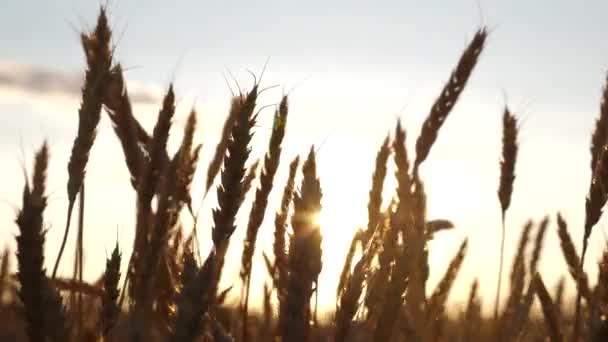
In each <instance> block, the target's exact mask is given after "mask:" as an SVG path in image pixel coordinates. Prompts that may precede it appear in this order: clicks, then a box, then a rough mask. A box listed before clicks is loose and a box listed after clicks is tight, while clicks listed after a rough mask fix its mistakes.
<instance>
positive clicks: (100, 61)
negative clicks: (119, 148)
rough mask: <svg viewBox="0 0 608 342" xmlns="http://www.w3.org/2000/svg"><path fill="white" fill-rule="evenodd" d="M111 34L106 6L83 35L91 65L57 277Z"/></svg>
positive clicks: (72, 157) (98, 109)
mask: <svg viewBox="0 0 608 342" xmlns="http://www.w3.org/2000/svg"><path fill="white" fill-rule="evenodd" d="M111 35H112V32H111V31H110V28H109V26H108V18H107V17H106V12H105V9H104V8H103V7H102V8H101V9H100V12H99V17H98V18H97V26H96V28H95V30H94V31H93V32H91V33H89V34H82V35H81V42H82V47H83V49H84V52H85V56H86V60H87V69H86V72H85V79H84V86H83V88H82V102H81V104H80V109H79V110H78V133H77V134H76V139H74V145H73V146H72V154H71V155H70V160H69V162H68V185H67V192H68V211H67V223H66V228H65V231H64V235H63V240H62V242H61V247H60V248H59V253H58V255H57V259H56V261H55V266H54V267H53V274H52V277H53V278H55V276H56V275H57V269H58V267H59V263H60V261H61V256H62V255H63V250H64V248H65V243H66V241H67V237H68V234H69V229H70V217H71V214H72V209H73V207H74V201H75V200H76V195H77V194H78V191H79V190H80V188H81V186H82V183H83V181H84V177H85V172H86V166H87V163H88V161H89V153H90V151H91V148H92V147H93V142H94V141H95V136H96V131H97V125H98V124H99V120H100V119H101V106H102V101H103V98H104V95H105V93H106V91H105V87H106V84H107V81H108V77H109V75H110V66H111V64H112V51H111V49H110V38H111Z"/></svg>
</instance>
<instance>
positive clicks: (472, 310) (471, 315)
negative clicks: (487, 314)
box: [461, 278, 481, 342]
mask: <svg viewBox="0 0 608 342" xmlns="http://www.w3.org/2000/svg"><path fill="white" fill-rule="evenodd" d="M478 290H479V281H478V280H477V278H475V280H473V283H472V284H471V290H470V291H469V299H468V301H467V307H466V310H465V312H464V322H463V325H464V327H463V329H462V338H461V341H463V342H464V341H475V340H476V339H475V337H476V336H477V332H478V328H479V326H478V324H479V322H480V321H481V302H480V299H479V297H478V293H477V291H478Z"/></svg>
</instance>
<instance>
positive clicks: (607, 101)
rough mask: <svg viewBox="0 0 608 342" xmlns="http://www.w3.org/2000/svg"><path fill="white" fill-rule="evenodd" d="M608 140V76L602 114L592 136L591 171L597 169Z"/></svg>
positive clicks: (601, 107)
mask: <svg viewBox="0 0 608 342" xmlns="http://www.w3.org/2000/svg"><path fill="white" fill-rule="evenodd" d="M607 142H608V78H607V79H606V84H604V89H603V91H602V99H601V102H600V116H599V118H597V120H595V130H594V131H593V135H592V136H591V148H590V150H591V173H593V172H594V171H595V168H596V166H597V162H598V160H599V159H600V158H601V155H602V150H603V149H604V145H606V143H607Z"/></svg>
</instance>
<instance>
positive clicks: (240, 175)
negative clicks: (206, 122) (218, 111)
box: [211, 84, 258, 291]
mask: <svg viewBox="0 0 608 342" xmlns="http://www.w3.org/2000/svg"><path fill="white" fill-rule="evenodd" d="M257 97H258V86H257V84H256V85H254V87H253V88H252V89H251V91H250V92H249V93H248V94H247V96H246V97H245V98H244V99H243V100H242V103H241V102H240V103H241V105H239V106H236V107H234V106H233V108H232V109H231V110H236V114H235V115H236V118H235V122H234V124H233V125H232V126H231V129H230V139H229V140H228V143H227V146H226V151H227V155H226V158H224V168H223V170H222V172H221V175H220V177H221V184H220V185H218V187H217V199H218V208H217V209H214V210H213V223H214V226H213V228H212V231H211V237H212V240H213V245H214V247H215V250H216V252H217V255H216V259H215V261H216V263H217V265H216V266H215V268H214V269H215V272H217V274H216V276H215V277H214V278H213V279H212V280H213V281H214V282H219V280H220V278H221V273H222V268H223V266H224V257H225V255H226V252H227V250H228V244H229V242H230V236H232V233H233V232H234V230H235V229H236V226H235V223H234V221H235V218H236V214H237V212H238V211H239V208H240V207H241V204H242V202H243V179H244V177H245V163H246V162H247V159H248V157H249V154H250V152H251V149H250V147H249V143H250V141H251V137H252V135H253V133H252V128H253V126H254V125H255V122H256V118H257V115H254V109H255V106H256V101H257ZM231 115H232V114H231ZM213 291H217V283H215V284H214V285H213Z"/></svg>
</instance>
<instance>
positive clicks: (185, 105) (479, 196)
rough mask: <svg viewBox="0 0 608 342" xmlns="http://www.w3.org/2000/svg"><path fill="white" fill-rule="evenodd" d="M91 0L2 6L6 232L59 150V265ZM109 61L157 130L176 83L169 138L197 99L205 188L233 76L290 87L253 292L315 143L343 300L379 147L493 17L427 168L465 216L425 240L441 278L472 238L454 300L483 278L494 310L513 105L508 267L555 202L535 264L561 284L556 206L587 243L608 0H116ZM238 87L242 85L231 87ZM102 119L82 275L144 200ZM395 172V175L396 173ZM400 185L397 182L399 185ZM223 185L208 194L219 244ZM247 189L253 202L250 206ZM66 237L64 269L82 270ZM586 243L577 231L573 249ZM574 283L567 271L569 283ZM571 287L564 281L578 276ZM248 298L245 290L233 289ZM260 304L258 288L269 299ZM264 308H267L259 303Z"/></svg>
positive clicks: (607, 47)
mask: <svg viewBox="0 0 608 342" xmlns="http://www.w3.org/2000/svg"><path fill="white" fill-rule="evenodd" d="M98 7H99V3H98V2H97V1H77V0H57V1H53V2H39V1H32V0H24V1H19V2H17V1H13V2H11V3H10V4H5V5H4V6H3V9H2V11H0V41H1V42H2V48H1V49H0V113H1V114H0V115H2V116H1V117H2V121H1V124H0V162H1V163H2V165H4V168H3V174H4V176H3V177H2V178H1V179H0V200H1V202H0V227H1V228H0V244H2V243H4V244H6V245H7V246H9V248H14V236H15V234H16V226H15V224H14V222H13V221H14V217H15V208H17V206H18V203H19V199H20V192H21V189H22V186H23V177H22V165H24V163H25V165H27V166H28V167H31V160H32V155H33V152H34V151H35V149H36V148H37V147H38V146H39V145H40V144H41V143H42V141H43V139H47V140H48V141H49V144H50V146H51V164H50V169H49V189H50V203H49V207H48V210H47V212H46V221H47V222H48V227H49V231H48V233H47V244H46V250H47V259H46V265H47V268H51V266H52V262H53V261H54V258H55V255H56V253H57V250H58V247H59V242H60V238H61V235H62V233H63V226H64V224H65V219H66V218H65V210H66V207H67V195H66V189H65V184H66V180H67V170H66V165H67V159H68V157H69V155H68V153H69V151H70V147H71V143H72V140H73V138H74V136H75V133H76V127H77V109H78V101H79V99H78V96H79V94H78V92H79V87H80V85H81V82H82V73H83V66H84V56H83V54H82V51H81V48H80V45H79V40H78V34H79V32H80V31H82V30H86V29H90V28H92V27H93V25H94V22H95V17H96V14H97V10H98ZM108 9H109V16H110V22H111V26H112V29H113V30H114V43H115V44H116V60H117V61H119V62H120V63H121V64H122V65H123V67H124V68H125V70H126V78H127V80H128V82H129V92H130V94H131V95H132V97H133V98H134V100H136V101H135V102H136V103H135V111H136V116H137V117H138V118H139V119H140V120H141V121H142V123H143V124H144V125H145V126H146V127H147V128H148V129H151V128H152V126H153V124H154V121H155V118H156V113H157V110H158V106H159V97H160V96H161V95H162V92H163V91H164V90H165V89H166V88H167V87H168V85H169V83H174V84H175V87H176V92H177V94H178V115H177V119H176V121H175V127H174V132H172V136H173V137H172V140H171V141H172V145H171V146H172V147H174V146H175V144H176V143H177V142H178V141H179V136H180V130H181V125H182V124H183V122H184V118H185V116H186V115H187V114H188V112H189V111H190V109H191V108H193V107H195V108H196V109H197V111H198V113H199V121H200V123H201V126H200V129H199V130H198V132H197V141H199V142H201V143H203V144H204V147H203V155H202V161H201V167H200V172H199V174H198V176H197V179H196V181H195V184H194V188H193V191H194V198H195V205H198V204H199V203H200V200H201V198H202V196H201V189H202V187H203V185H202V184H203V183H202V182H201V180H202V178H203V177H204V170H205V169H206V164H207V163H208V161H209V158H210V155H211V152H212V150H213V146H214V145H215V143H216V142H217V140H218V137H219V132H220V129H221V126H222V123H223V120H224V118H225V114H226V113H227V107H228V104H229V99H230V89H229V86H228V85H227V84H226V82H225V77H227V78H229V79H231V77H230V75H229V74H233V75H234V78H235V79H236V81H238V83H239V85H240V87H241V88H244V89H246V88H247V87H248V86H251V84H252V77H251V76H250V74H249V73H248V71H252V72H253V73H256V74H260V72H261V70H262V69H263V67H264V64H265V63H266V62H267V61H268V66H267V69H266V72H265V74H264V79H263V84H264V85H267V86H275V85H276V86H278V87H276V88H273V89H272V90H269V91H267V92H265V93H264V94H263V96H261V98H260V101H259V102H260V105H272V104H275V103H277V102H278V101H279V100H280V97H281V95H282V94H284V93H289V95H290V104H291V107H290V116H289V121H288V126H287V137H286V139H285V143H284V152H283V158H282V169H283V170H282V171H280V172H279V174H278V175H277V179H276V188H275V191H274V192H273V194H272V196H271V203H270V206H269V208H270V210H269V211H268V212H267V215H266V216H267V218H268V217H270V219H269V220H266V221H265V224H264V226H263V228H262V230H261V232H260V236H259V238H260V245H261V248H257V251H256V260H257V262H258V263H257V264H256V263H255V262H254V265H255V266H254V279H253V284H257V285H255V286H254V288H253V293H254V298H257V299H259V298H260V297H259V294H260V293H261V288H262V284H263V281H264V280H265V277H266V273H265V270H264V269H263V266H260V265H262V264H261V252H262V251H267V252H268V251H270V250H271V249H270V246H271V243H272V228H271V225H269V224H270V223H271V219H272V216H273V215H272V214H271V213H272V212H273V210H274V209H275V208H276V207H277V206H276V202H277V197H278V196H279V193H280V188H281V187H282V184H284V181H285V178H286V172H284V171H285V169H286V168H287V167H286V166H287V164H288V162H289V161H290V160H291V159H293V158H294V157H295V156H296V155H304V153H306V152H307V151H308V149H309V148H310V146H311V145H313V144H314V145H315V148H316V149H317V150H318V155H317V157H318V165H319V167H318V168H319V174H320V178H321V185H322V188H323V192H324V196H323V203H322V204H323V211H322V214H321V225H322V230H323V235H324V240H323V250H324V259H323V262H324V266H323V271H322V275H321V281H320V285H319V286H320V288H319V291H320V292H319V294H320V296H319V300H320V305H321V307H322V308H327V309H331V308H333V305H334V298H333V295H334V293H335V288H336V286H337V274H338V273H339V271H340V269H341V265H342V263H343V261H344V255H345V253H346V250H347V248H348V243H349V241H350V238H351V236H352V234H353V232H354V231H355V230H356V229H357V228H358V227H360V226H363V225H365V222H366V212H367V211H366V205H367V192H368V191H369V186H370V182H371V173H372V171H373V170H372V167H373V161H374V158H375V153H376V151H377V149H378V147H379V145H380V144H381V142H382V140H383V139H384V137H385V136H386V134H387V133H388V132H390V131H392V130H393V129H394V127H395V124H396V122H397V120H398V119H400V120H402V122H403V123H404V125H405V127H406V130H407V143H408V148H409V150H410V151H412V152H410V154H411V155H413V145H414V142H415V138H416V137H417V135H418V132H419V129H420V124H421V122H422V120H423V119H424V118H425V117H426V115H427V114H428V112H429V109H430V107H431V105H432V103H433V101H434V100H435V98H436V97H437V96H438V95H439V92H440V90H441V88H442V87H443V84H444V83H445V82H446V81H447V79H448V77H449V74H450V72H451V70H452V68H453V67H454V66H455V64H456V62H457V60H458V58H459V56H460V54H461V52H462V51H463V49H464V48H465V46H466V44H467V43H468V41H469V40H470V39H471V38H472V36H473V34H474V33H475V31H476V30H477V29H478V28H479V27H480V26H482V25H486V26H487V27H488V28H489V29H490V35H489V38H488V41H487V45H486V48H485V50H484V52H483V53H482V55H481V58H480V62H479V63H478V65H477V68H476V70H475V71H474V73H473V76H472V77H471V79H470V81H469V84H468V86H467V87H466V89H465V91H464V92H463V94H462V96H461V97H460V100H459V102H458V103H457V105H456V106H455V108H454V110H453V111H452V113H451V114H450V116H449V118H448V119H447V121H446V122H445V124H444V126H443V127H442V129H441V133H440V135H439V138H438V140H437V142H436V144H435V146H434V147H433V150H432V151H431V154H430V156H429V158H428V160H427V162H425V164H424V165H423V167H422V172H421V174H422V177H423V180H424V182H425V185H426V189H427V194H428V205H429V208H428V209H429V210H428V216H429V218H431V219H432V218H441V219H450V220H452V221H453V222H454V223H455V225H456V228H455V229H454V230H452V231H449V232H445V233H442V234H440V236H437V237H436V238H435V240H434V241H432V242H431V243H430V264H431V276H430V280H429V284H428V291H429V292H430V291H432V289H433V288H434V286H435V284H436V282H437V280H438V278H439V277H441V275H442V274H443V272H444V270H445V268H446V267H447V264H448V263H449V260H450V259H451V258H452V256H453V255H454V254H455V253H456V250H457V248H458V246H459V244H460V242H461V241H462V239H464V238H466V237H468V239H469V251H468V255H467V258H466V260H465V264H464V266H463V268H462V270H461V273H460V275H459V278H458V281H457V283H456V284H455V288H454V291H453V294H452V296H451V300H453V301H454V302H455V303H458V302H461V301H462V300H464V298H466V294H467V290H468V287H469V286H470V283H471V281H472V279H473V278H475V277H478V278H479V280H480V282H481V291H482V294H483V295H484V299H485V300H484V302H485V308H486V310H488V311H489V310H490V309H491V307H492V301H493V294H494V291H495V287H496V272H497V271H496V269H497V265H498V256H499V253H498V251H499V243H500V241H499V239H500V238H499V236H500V205H499V203H498V199H497V195H496V189H497V188H498V176H499V167H498V162H499V153H500V141H501V116H502V113H503V110H504V107H505V105H508V106H509V108H511V109H512V111H513V112H514V113H516V115H517V116H518V117H519V118H520V121H519V127H520V155H519V160H518V164H517V168H516V174H517V178H516V180H515V190H514V194H513V201H512V205H511V208H510V210H509V212H508V215H507V243H506V257H507V259H506V260H507V262H506V265H505V267H506V268H507V269H508V268H509V267H510V259H511V256H512V254H513V253H514V250H515V248H516V244H517V239H518V235H519V232H520V231H521V227H522V225H523V224H524V223H525V222H526V220H528V219H533V220H535V221H540V220H541V219H542V218H543V216H545V215H550V217H551V224H550V227H549V232H548V234H547V239H546V243H545V252H544V254H543V257H542V260H541V268H540V269H541V270H542V275H543V277H544V278H545V279H546V281H547V282H548V283H550V284H553V283H554V282H555V281H556V280H557V279H558V278H559V277H560V276H563V275H565V273H566V265H565V263H564V261H563V258H562V256H561V253H560V251H559V242H558V239H557V233H556V224H555V215H556V213H557V212H558V211H560V212H562V213H563V215H564V217H565V218H566V220H567V221H568V223H569V224H570V230H571V233H572V235H573V237H574V239H575V241H577V242H578V241H580V240H581V238H582V224H583V215H584V198H585V195H586V192H587V189H588V185H589V179H590V168H589V160H590V155H589V142H590V136H591V132H592V129H593V125H594V121H595V118H596V117H597V116H598V113H599V103H600V94H601V89H602V87H603V85H604V82H605V79H606V72H607V71H608V41H606V40H607V39H606V35H605V32H606V31H607V29H608V23H607V22H606V21H605V16H604V15H603V14H604V13H606V11H607V10H608V3H606V2H604V1H587V2H585V3H584V4H582V3H577V2H572V1H565V0H553V1H549V0H542V1H541V0H539V1H534V2H530V1H523V0H513V1H489V0H487V1H484V0H454V1H449V2H446V1H439V0H431V1H425V2H421V1H377V2H373V3H372V2H368V1H332V2H328V1H316V0H314V1H307V2H305V3H302V2H298V3H296V2H286V1H256V2H245V1H242V2H239V1H234V2H231V3H227V2H211V1H201V0H199V1H184V0H181V1H172V2H167V1H143V0H125V1H110V2H109V3H108ZM231 87H232V88H233V89H236V87H237V86H236V85H235V83H234V82H232V83H231ZM271 123H272V109H271V108H270V109H265V110H263V111H262V112H261V114H260V119H259V122H258V126H257V127H256V133H255V137H254V146H253V152H252V154H253V156H254V157H255V158H259V157H261V156H262V155H263V153H264V147H265V146H266V143H267V140H268V137H269V133H270V128H271ZM113 134H114V133H113V131H112V129H111V125H110V123H109V121H108V120H107V118H106V117H104V118H103V119H102V122H101V124H100V127H99V134H98V139H97V142H96V144H95V146H94V147H93V150H92V153H91V160H90V163H89V166H88V173H87V179H86V184H87V206H86V213H87V217H86V221H87V223H86V231H85V254H86V256H85V258H86V263H87V264H86V267H85V278H87V279H88V280H94V279H95V278H96V277H98V276H99V275H100V272H101V270H102V269H103V265H104V259H105V256H106V255H108V254H109V252H110V251H111V249H112V247H113V246H114V243H115V241H116V239H117V237H118V240H119V243H120V245H121V247H122V248H123V249H124V250H125V253H126V254H128V252H129V251H130V247H131V244H132V237H133V231H132V230H133V221H134V203H135V197H134V194H133V191H132V189H131V188H130V185H129V181H128V173H127V170H126V168H125V166H124V162H123V159H122V155H121V153H122V152H121V149H120V146H119V144H118V143H117V140H116V138H115V136H114V135H113ZM392 185H394V180H393V179H391V177H390V176H389V179H388V180H387V187H389V188H390V187H391V186H392ZM386 195H387V197H388V196H391V195H392V193H391V192H390V189H389V191H387V193H386ZM215 204H216V202H215V198H214V196H208V197H207V199H205V201H204V203H202V211H201V212H202V213H203V220H204V222H206V223H207V224H206V228H207V229H202V230H201V232H200V240H201V241H202V245H203V250H204V251H208V248H209V246H210V244H209V240H210V239H209V237H210V231H209V227H210V226H211V221H210V213H211V208H213V207H214V206H215ZM249 206H250V202H249V201H247V202H246V203H245V204H244V207H243V208H244V210H242V211H241V215H246V214H247V212H248V210H249ZM604 222H605V221H604V220H601V221H600V223H599V224H598V227H597V228H596V229H595V230H594V232H593V234H592V237H591V243H590V257H589V258H588V259H587V260H588V263H587V264H586V269H587V270H588V271H589V272H590V273H591V274H595V271H596V270H595V269H596V265H595V264H596V260H597V259H598V257H599V252H600V250H601V248H602V246H603V243H604V237H603V234H602V231H603V228H604V225H605V223H604ZM244 228H245V227H244V226H243V224H241V225H239V227H238V229H237V231H236V233H235V235H234V237H233V241H232V244H231V250H230V252H229V259H228V261H227V271H226V272H225V273H224V279H223V280H222V282H223V284H224V285H225V286H229V285H230V284H234V285H237V287H238V286H239V282H238V279H237V275H238V264H239V255H240V249H241V246H242V243H241V242H242V239H243V236H244ZM74 238H75V236H74V235H73V236H71V239H70V242H69V244H68V248H67V252H66V257H65V259H64V260H63V263H62V265H63V266H64V268H63V269H62V272H63V274H65V275H69V274H71V266H70V265H72V262H71V259H72V256H73V248H74ZM578 245H580V244H578ZM568 280H569V279H568ZM571 285H572V283H571V282H570V286H571ZM234 292H235V293H238V291H236V290H235V291H234ZM260 300H261V299H260ZM253 305H254V306H255V305H256V304H255V303H254V304H253Z"/></svg>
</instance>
